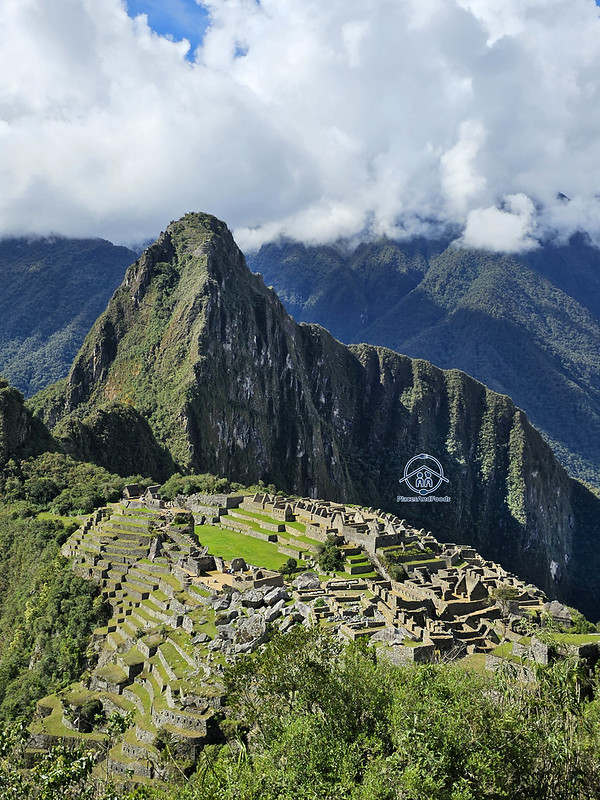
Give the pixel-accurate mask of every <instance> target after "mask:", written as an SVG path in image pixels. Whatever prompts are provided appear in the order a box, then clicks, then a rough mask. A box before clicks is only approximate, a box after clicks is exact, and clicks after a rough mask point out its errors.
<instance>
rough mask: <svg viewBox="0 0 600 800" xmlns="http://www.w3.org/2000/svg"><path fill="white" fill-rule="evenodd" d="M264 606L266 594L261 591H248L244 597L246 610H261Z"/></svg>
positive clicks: (243, 601)
mask: <svg viewBox="0 0 600 800" xmlns="http://www.w3.org/2000/svg"><path fill="white" fill-rule="evenodd" d="M264 604H265V601H264V594H263V593H262V592H261V591H260V590H259V589H248V591H247V592H244V594H243V595H242V605H243V606H244V607H245V608H260V607H261V606H263V605H264Z"/></svg>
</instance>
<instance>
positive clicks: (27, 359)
mask: <svg viewBox="0 0 600 800" xmlns="http://www.w3.org/2000/svg"><path fill="white" fill-rule="evenodd" d="M136 258H137V253H135V252H134V251H133V250H129V249H128V248H126V247H116V246H115V245H113V244H111V243H110V242H106V241H104V240H102V239H67V238H65V237H52V238H46V239H43V238H40V239H25V238H10V239H0V283H1V285H2V293H0V375H4V376H5V377H6V378H8V379H9V380H10V382H11V383H12V384H13V385H14V386H17V387H18V388H19V389H20V390H21V391H22V392H23V393H24V394H25V395H26V396H29V395H32V394H33V393H34V392H36V391H38V390H39V389H42V388H43V387H44V386H47V385H48V384H49V383H52V382H53V381H56V380H58V379H59V378H62V377H64V376H65V375H66V374H67V372H68V370H69V367H70V365H71V362H72V361H73V358H74V357H75V354H76V353H77V351H78V350H79V348H80V347H81V344H82V342H83V340H84V338H85V336H86V334H87V332H88V331H89V329H90V327H91V326H92V324H93V322H94V320H95V319H96V317H97V316H98V314H100V312H101V311H102V310H103V308H104V307H105V305H106V303H107V302H108V300H109V298H110V296H111V294H112V292H113V291H114V290H115V289H116V288H117V286H118V285H119V283H120V282H121V280H122V278H123V274H124V272H125V269H126V267H127V266H128V265H129V264H131V263H132V262H133V261H134V260H135V259H136Z"/></svg>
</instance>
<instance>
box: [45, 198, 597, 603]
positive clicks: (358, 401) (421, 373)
mask: <svg viewBox="0 0 600 800" xmlns="http://www.w3.org/2000/svg"><path fill="white" fill-rule="evenodd" d="M416 258H420V256H416ZM407 272H410V270H409V269H407ZM31 405H32V407H33V408H35V409H36V411H37V413H38V415H39V416H40V417H41V418H42V419H43V420H44V421H45V422H46V423H47V424H48V425H49V426H50V427H51V428H52V429H53V433H54V435H55V436H56V437H57V438H58V439H59V440H60V441H61V442H62V444H63V446H64V447H65V448H67V449H68V450H69V451H70V452H71V453H73V454H75V455H80V456H87V457H89V456H90V455H92V456H93V457H94V459H95V460H96V461H97V462H98V463H100V464H102V465H110V466H111V469H113V470H116V469H118V470H119V471H120V472H121V474H127V473H135V472H139V471H143V470H144V469H145V470H146V471H149V470H150V471H151V470H152V469H154V468H155V467H156V466H157V465H158V464H159V462H160V464H161V469H164V470H167V471H168V469H169V463H170V464H171V465H172V466H171V467H170V468H171V469H174V468H178V469H181V470H186V471H197V472H204V471H209V472H213V473H215V474H221V475H226V476H227V477H229V478H230V479H233V480H239V481H241V482H244V483H246V484H253V483H256V482H258V481H259V480H263V481H265V482H266V483H274V484H276V485H277V486H279V487H280V488H281V489H283V490H286V491H288V492H295V493H298V494H303V495H312V496H315V497H316V496H321V497H326V498H329V499H331V500H345V501H351V502H358V503H362V504H364V505H373V506H381V507H385V508H386V509H389V510H394V511H397V512H398V513H399V514H400V515H401V516H405V517H407V518H408V519H409V520H410V521H411V522H413V523H417V524H419V525H421V524H422V525H424V526H427V527H429V528H431V529H432V530H435V532H436V535H437V536H438V538H443V537H444V535H446V534H447V535H448V538H452V539H453V540H459V541H462V542H468V543H472V544H473V545H474V546H475V547H476V548H477V549H478V550H479V551H480V552H482V553H483V554H484V555H485V556H486V557H488V558H494V559H496V560H499V561H501V562H502V563H503V564H506V566H507V567H508V568H509V569H511V570H514V571H515V572H517V573H518V574H520V575H522V576H524V577H525V578H526V579H528V580H531V581H533V582H535V583H536V584H537V585H539V586H541V587H542V588H544V589H545V590H546V591H547V592H549V593H550V594H551V595H553V596H554V595H558V596H559V598H561V599H565V600H567V601H568V602H570V603H571V604H573V605H576V606H577V607H579V608H580V609H581V610H583V611H584V612H586V613H588V614H591V615H592V616H600V608H599V607H598V601H597V595H596V594H595V593H596V591H597V589H598V588H599V578H598V574H599V573H598V570H597V569H596V566H595V565H596V564H597V559H598V556H597V551H598V547H597V545H598V540H599V535H598V522H597V519H599V518H600V515H599V514H598V511H600V501H598V499H597V498H596V497H595V496H594V495H593V494H592V493H591V492H589V491H588V490H587V489H585V488H584V487H583V486H582V485H581V484H579V483H577V482H576V481H573V480H572V479H570V478H569V476H568V475H567V473H566V471H565V470H564V468H563V467H562V466H561V465H560V464H559V463H558V462H557V461H556V459H555V457H554V455H553V453H552V451H551V449H550V448H549V446H548V445H547V444H546V442H545V441H544V440H543V439H542V437H541V436H540V434H539V433H538V432H537V431H536V430H535V429H534V428H533V427H532V426H531V425H530V424H529V422H528V420H527V417H526V416H525V414H524V413H523V412H522V411H521V410H519V409H518V408H516V407H515V405H514V404H513V402H512V401H511V400H510V399H509V398H508V397H505V396H502V395H499V394H496V393H494V392H492V391H491V390H490V389H488V388H486V387H485V386H483V385H482V384H481V383H479V382H477V381H475V380H473V379H472V378H470V377H468V376H467V375H465V374H464V373H462V372H459V371H457V370H450V371H444V370H441V369H439V368H436V367H434V366H432V365H431V364H429V363H427V362H426V361H422V360H413V359H410V358H408V357H406V356H402V355H398V354H397V353H394V352H392V351H391V350H387V349H385V348H381V347H373V346H368V345H357V346H351V347H347V346H344V345H343V344H341V343H340V342H338V341H337V340H336V339H334V338H333V337H332V336H331V335H330V334H329V333H328V332H327V331H326V330H325V329H323V328H321V327H319V326H317V325H299V324H297V323H295V322H294V321H293V319H291V317H290V316H289V315H288V313H287V312H286V310H285V308H284V307H283V305H282V303H281V301H280V300H279V298H278V297H277V295H276V294H275V293H274V292H273V291H272V290H271V289H268V288H267V287H265V285H264V282H263V280H262V278H261V277H260V276H259V275H255V274H252V273H251V272H250V271H249V270H248V268H247V267H246V264H245V260H244V257H243V255H242V253H241V252H240V251H239V249H238V248H237V246H236V245H235V243H234V241H233V238H232V236H231V234H230V233H229V231H228V229H227V227H226V226H225V224H224V223H222V222H219V221H218V220H216V219H215V218H214V217H211V216H209V215H205V214H188V215H186V216H185V217H184V218H183V219H181V220H179V221H178V222H175V223H172V224H171V225H170V226H169V227H168V228H167V230H166V232H165V233H163V234H161V236H160V238H159V239H158V240H157V242H156V243H155V244H153V245H152V246H150V247H149V248H148V249H147V250H146V251H145V252H144V253H143V255H142V256H141V258H140V259H139V260H138V261H136V262H135V263H134V264H133V265H132V266H131V267H130V268H129V269H128V270H127V273H126V275H125V279H124V281H123V283H122V285H121V286H120V287H119V289H117V291H116V292H115V294H114V295H113V297H112V299H111V300H110V302H109V304H108V306H107V308H106V310H105V311H104V313H103V314H101V316H100V317H99V318H98V320H97V321H96V323H95V324H94V326H93V328H92V330H91V331H90V333H89V335H88V337H87V338H86V340H85V342H84V344H83V346H82V348H81V350H80V351H79V353H78V355H77V357H76V358H75V361H74V363H73V365H72V367H71V370H70V372H69V375H68V376H67V378H66V379H65V380H63V381H60V382H58V383H57V384H55V385H54V386H52V387H50V388H49V389H47V390H45V391H44V392H41V393H40V394H38V395H37V396H36V397H35V398H34V399H33V401H32V403H31ZM140 437H141V443H140ZM420 453H428V454H430V455H433V456H435V457H436V458H438V459H439V460H440V461H441V462H442V464H443V468H444V470H445V474H446V476H447V478H448V480H449V484H448V487H449V488H448V490H447V491H448V493H449V495H451V502H450V503H423V504H418V503H410V504H402V503H398V502H397V500H396V497H397V495H398V492H399V487H400V483H399V481H400V479H401V477H402V475H403V470H404V467H405V465H406V463H407V462H408V461H409V459H410V458H412V457H413V456H415V455H417V454H420ZM144 458H146V459H147V461H146V462H144V463H142V462H143V459H144ZM161 459H162V460H161ZM150 462H151V463H150ZM117 464H118V467H117V466H116V465H117Z"/></svg>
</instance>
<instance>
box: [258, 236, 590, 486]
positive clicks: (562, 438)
mask: <svg viewBox="0 0 600 800" xmlns="http://www.w3.org/2000/svg"><path fill="white" fill-rule="evenodd" d="M248 262H249V265H250V267H251V268H252V269H253V270H256V271H258V272H261V273H262V274H263V276H264V279H265V282H266V283H267V284H273V286H274V288H275V290H276V291H277V293H278V294H279V296H280V297H281V299H282V300H283V302H284V304H285V306H286V308H287V309H288V311H289V312H290V313H291V314H293V316H294V318H295V319H296V320H297V321H304V322H317V323H319V324H322V325H326V326H327V327H328V329H329V330H331V332H332V333H333V334H334V336H337V337H338V338H339V339H340V340H342V341H344V342H348V343H351V342H368V343H371V344H377V345H383V346H386V347H390V348H392V349H394V350H396V351H398V352H401V353H406V354H407V355H410V356H412V357H414V358H424V359H427V360H428V361H431V362H433V363H434V364H436V365H438V366H440V367H443V368H445V369H450V368H458V369H461V370H464V371H465V372H467V373H468V374H470V375H473V376H474V377H475V378H477V379H478V380H481V381H482V382H483V383H485V384H486V385H488V386H490V387H491V388H492V389H494V390H495V391H497V392H500V393H502V394H508V395H510V396H511V397H512V398H513V400H514V401H515V403H516V404H517V405H518V406H520V407H521V408H523V409H524V410H525V411H526V412H527V414H528V415H529V417H530V418H531V420H532V421H533V423H534V424H535V425H536V427H538V428H539V430H540V431H541V432H542V433H543V434H544V436H545V438H546V439H547V441H548V442H549V443H550V444H551V446H552V448H553V449H554V451H555V453H556V454H557V455H558V456H559V458H560V459H561V461H562V463H563V464H564V465H565V466H566V467H567V468H568V469H569V471H570V472H571V473H572V474H573V475H575V476H577V477H579V478H582V479H584V480H587V481H588V482H590V483H592V484H595V485H597V486H598V485H600V477H599V476H600V354H599V353H598V343H599V342H600V251H599V250H598V249H597V248H594V247H592V246H591V245H590V244H589V242H587V241H586V239H585V238H584V237H583V236H574V237H573V238H572V239H571V241H570V242H569V244H568V245H564V246H555V245H550V244H548V245H546V246H544V247H541V248H539V249H538V250H536V251H534V252H533V253H529V254H524V255H520V256H507V255H499V254H493V253H487V252H482V251H473V250H462V249H457V248H456V247H454V246H452V245H451V244H450V243H449V242H448V241H440V242H428V241H425V240H421V239H418V240H414V241H409V242H393V241H390V240H381V241H378V242H372V243H370V244H362V245H360V246H359V247H358V248H357V249H356V250H354V251H352V252H350V251H348V250H344V249H340V248H337V249H336V248H333V247H305V246H303V245H299V244H295V243H285V242H284V243H280V244H271V245H265V246H263V247H262V248H261V250H260V251H259V252H258V253H255V254H252V255H251V256H249V258H248Z"/></svg>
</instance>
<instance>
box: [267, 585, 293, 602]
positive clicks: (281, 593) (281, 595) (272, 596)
mask: <svg viewBox="0 0 600 800" xmlns="http://www.w3.org/2000/svg"><path fill="white" fill-rule="evenodd" d="M289 599H290V596H289V594H288V593H287V591H286V589H284V588H283V586H276V587H275V588H274V589H271V591H270V592H267V593H266V595H265V597H264V600H265V605H266V606H274V605H275V604H276V603H279V601H280V600H283V601H284V602H285V601H286V600H289Z"/></svg>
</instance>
